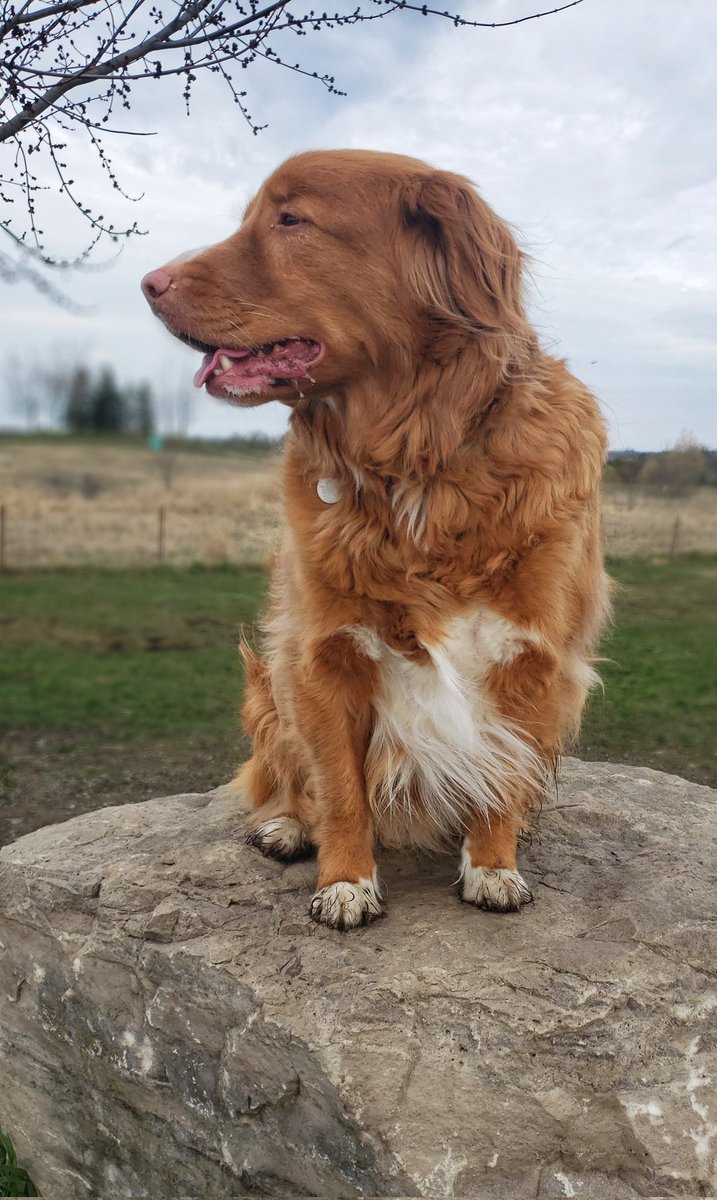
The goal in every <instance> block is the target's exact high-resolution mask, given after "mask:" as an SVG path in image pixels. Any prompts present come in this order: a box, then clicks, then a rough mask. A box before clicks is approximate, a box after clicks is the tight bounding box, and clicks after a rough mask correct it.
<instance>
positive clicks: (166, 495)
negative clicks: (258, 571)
mask: <svg viewBox="0 0 717 1200" xmlns="http://www.w3.org/2000/svg"><path fill="white" fill-rule="evenodd" d="M0 481H1V482H0V503H2V504H3V505H4V506H5V510H6V520H7V527H6V551H5V558H6V562H7V564H8V566H14V567H28V566H50V565H63V564H68V565H69V564H79V563H96V564H111V565H117V566H125V565H130V564H149V563H153V562H156V561H157V553H158V529H159V510H160V508H162V507H163V508H164V509H165V511H166V525H165V542H164V558H165V561H166V562H169V563H173V564H176V565H178V566H180V565H186V564H189V563H192V562H203V563H217V562H230V563H236V564H247V563H257V562H262V561H264V560H265V559H266V557H267V555H268V553H269V551H270V549H271V546H272V544H273V541H274V537H275V533H276V529H277V526H278V522H279V511H280V495H279V460H278V457H277V456H265V457H257V456H255V455H248V454H247V455H242V454H239V453H235V454H229V453H217V454H197V453H191V452H188V451H177V452H174V451H172V452H167V451H163V452H161V453H160V454H156V453H155V454H153V453H152V452H150V451H149V450H144V449H142V448H139V447H136V446H128V445H123V444H117V445H112V444H103V443H94V442H93V443H89V444H87V445H83V444H78V443H77V442H53V443H42V442H32V443H24V442H18V441H14V440H13V439H6V440H3V441H0ZM604 514H605V539H606V547H607V551H608V553H609V554H611V555H613V556H615V557H618V558H624V557H629V556H632V555H638V556H639V555H649V554H667V553H669V551H670V548H671V544H672V539H673V536H674V529H675V521H676V519H677V518H678V517H679V520H680V528H679V540H678V545H677V550H678V552H688V551H703V552H706V553H709V552H712V553H714V552H717V489H715V488H701V489H699V490H698V491H696V492H694V493H693V494H692V495H690V496H688V497H685V498H681V499H669V498H666V497H663V496H660V495H655V494H649V493H647V492H646V491H645V490H636V489H630V490H628V489H625V488H617V487H611V488H609V489H608V490H607V491H606V496H605V509H604Z"/></svg>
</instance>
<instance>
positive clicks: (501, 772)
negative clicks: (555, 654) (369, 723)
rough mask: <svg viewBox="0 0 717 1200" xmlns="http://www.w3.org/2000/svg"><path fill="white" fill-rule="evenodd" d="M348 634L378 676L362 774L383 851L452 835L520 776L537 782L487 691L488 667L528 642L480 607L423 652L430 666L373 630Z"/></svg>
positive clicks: (525, 749) (530, 754)
mask: <svg viewBox="0 0 717 1200" xmlns="http://www.w3.org/2000/svg"><path fill="white" fill-rule="evenodd" d="M350 632H351V633H352V634H353V636H354V638H355V639H356V642H357V643H358V645H359V646H360V648H361V650H362V651H363V652H364V653H365V654H366V655H368V657H369V658H371V659H373V661H374V662H376V663H377V664H378V667H379V688H378V694H377V696H376V698H375V701H374V707H375V725H374V731H373V735H372V738H371V743H370V747H369V752H368V756H367V762H366V773H367V784H368V792H369V800H370V803H371V807H372V809H373V811H374V814H375V817H376V820H377V824H378V826H379V830H380V833H381V837H382V840H383V841H384V842H385V843H386V844H389V845H394V844H401V843H403V842H406V841H409V840H410V841H416V840H418V841H423V842H428V843H430V842H436V841H440V840H441V839H442V838H446V837H447V836H453V835H455V834H456V833H458V832H459V831H460V829H461V828H462V827H464V826H465V824H466V822H467V820H468V819H469V818H470V816H472V815H473V814H475V813H479V812H482V813H483V814H488V813H489V812H491V811H498V810H500V809H501V808H502V807H503V805H504V803H505V802H506V800H507V791H506V789H507V786H508V784H509V783H510V782H514V781H515V780H516V778H517V777H521V778H523V779H526V780H528V781H529V782H530V783H532V782H533V781H535V782H536V783H537V780H538V776H539V774H540V766H539V761H538V758H537V755H536V754H535V753H534V751H533V750H532V749H531V748H530V746H529V745H528V744H527V742H526V741H525V740H524V739H523V738H521V737H520V736H519V734H518V733H517V732H516V731H515V730H514V729H513V728H512V727H511V725H510V723H509V722H508V721H507V720H506V719H505V718H503V717H501V715H500V714H499V713H498V712H497V710H496V709H495V707H494V705H493V704H492V702H491V700H490V697H489V695H488V693H487V690H486V686H485V685H486V679H487V676H488V673H489V671H490V669H491V667H493V666H494V665H495V664H497V663H507V662H510V661H511V659H513V658H514V657H515V656H516V655H517V654H519V653H520V652H521V650H522V649H524V647H525V646H526V645H528V644H530V645H535V644H536V643H537V641H538V638H537V636H536V635H535V634H533V633H530V632H529V631H526V630H521V629H518V628H517V627H516V626H515V625H513V624H512V623H511V622H510V621H508V620H506V618H504V617H501V616H499V615H498V614H497V613H495V612H493V611H492V610H491V609H488V608H480V609H476V610H474V611H473V612H472V613H470V614H468V615H465V616H462V617H458V618H454V620H453V621H452V622H451V623H450V625H449V626H448V628H447V629H446V632H445V633H444V636H443V637H442V638H441V640H440V642H437V643H433V644H429V643H424V646H425V649H426V651H427V653H428V656H429V661H428V662H425V661H424V662H416V661H414V660H412V659H409V658H406V657H405V656H404V655H403V654H401V653H399V652H398V651H397V650H394V649H392V648H391V647H390V646H387V645H386V643H385V642H384V641H383V640H382V639H381V638H380V637H379V635H378V634H377V633H376V631H375V630H373V629H369V628H367V627H365V626H352V627H351V630H350Z"/></svg>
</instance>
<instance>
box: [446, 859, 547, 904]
mask: <svg viewBox="0 0 717 1200" xmlns="http://www.w3.org/2000/svg"><path fill="white" fill-rule="evenodd" d="M458 895H459V896H460V898H461V900H463V901H464V903H466V904H475V905H476V907H477V908H486V909H488V910H489V911H490V912H519V911H520V909H521V907H522V906H523V905H524V904H530V901H531V900H532V899H533V894H532V892H531V891H530V889H529V887H528V885H527V883H526V882H525V880H524V879H523V876H522V875H521V874H520V872H519V871H509V870H508V869H507V868H505V867H493V868H491V867H473V866H471V864H470V862H468V863H465V862H464V864H463V869H462V871H461V877H460V879H459V881H458Z"/></svg>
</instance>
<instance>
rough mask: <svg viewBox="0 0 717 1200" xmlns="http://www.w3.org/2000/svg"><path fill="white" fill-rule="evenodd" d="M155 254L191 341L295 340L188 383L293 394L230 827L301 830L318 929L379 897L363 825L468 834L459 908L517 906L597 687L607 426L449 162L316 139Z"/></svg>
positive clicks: (248, 399)
mask: <svg viewBox="0 0 717 1200" xmlns="http://www.w3.org/2000/svg"><path fill="white" fill-rule="evenodd" d="M164 271H165V273H166V272H169V273H170V275H171V284H169V285H167V281H166V275H165V277H164V279H163V281H162V282H161V283H160V284H159V285H157V286H156V287H154V288H152V287H149V288H148V289H147V290H148V295H149V298H150V301H151V303H152V305H153V307H154V309H155V311H156V312H157V313H158V315H159V316H160V317H161V318H162V319H163V320H164V321H165V323H166V324H167V325H168V326H169V327H170V329H172V330H173V332H175V333H178V334H179V335H180V336H182V337H184V339H185V340H189V341H191V342H192V343H193V344H194V345H196V346H199V347H201V348H203V349H205V350H206V351H207V352H208V353H209V354H212V353H213V352H215V351H216V350H217V349H218V348H223V349H227V350H228V351H229V352H232V351H235V352H240V351H241V350H243V349H246V348H256V347H258V346H263V347H265V348H266V347H267V346H270V345H271V344H272V343H276V342H279V341H283V340H284V339H289V338H290V339H304V342H303V343H302V342H301V341H297V342H295V343H292V345H294V346H299V347H301V346H302V345H303V346H304V349H303V351H301V353H303V354H304V357H305V359H306V361H307V362H308V361H309V359H311V360H312V364H313V362H316V365H311V366H306V370H305V371H304V369H303V368H302V366H301V363H300V362H299V365H298V366H297V368H296V370H297V379H294V380H291V379H288V378H282V377H279V378H271V377H270V370H269V368H268V367H257V368H256V369H257V370H259V369H261V370H262V371H263V374H261V375H260V376H258V377H257V380H256V383H255V385H253V384H251V382H249V384H248V385H247V383H246V380H245V379H244V375H245V374H246V364H242V363H234V361H233V360H232V362H233V366H232V370H233V371H234V374H232V371H229V373H228V374H227V375H226V377H224V376H222V374H221V373H220V370H219V368H217V373H216V374H214V375H211V376H210V377H209V380H208V382H207V387H208V390H209V391H210V392H212V394H215V395H217V396H223V397H224V398H226V399H229V400H233V401H234V402H239V403H242V404H256V403H261V402H262V401H264V400H267V399H274V398H276V399H280V400H282V401H283V402H284V403H285V404H287V405H289V406H290V408H291V421H290V425H291V428H290V432H289V435H288V439H287V446H286V454H285V462H284V496H285V516H286V522H285V530H284V534H283V538H282V542H281V547H280V549H279V552H278V554H277V557H276V562H275V565H274V571H273V579H272V592H271V606H270V611H269V615H268V618H267V621H266V624H265V641H264V644H263V646H262V649H261V652H260V653H255V652H253V651H252V650H250V649H249V648H248V647H247V646H245V647H244V655H245V659H246V666H247V695H246V702H245V705H244V721H245V725H246V728H247V730H248V731H249V732H250V734H251V735H252V738H253V756H252V758H251V759H250V761H249V762H248V763H246V764H245V766H244V767H243V768H242V769H241V771H240V774H239V777H238V778H239V782H240V785H241V787H242V789H243V791H244V792H245V794H246V796H247V797H248V801H249V804H250V806H251V815H250V818H249V836H250V839H251V840H252V841H253V842H254V844H255V845H257V846H258V847H259V848H260V849H261V850H262V851H263V852H264V853H267V854H273V855H276V856H278V857H283V858H289V857H292V856H296V855H298V854H300V853H303V852H305V851H306V850H307V848H309V847H310V846H311V845H312V844H313V845H315V846H316V847H317V849H318V858H319V878H318V890H317V893H316V895H315V896H314V899H313V901H312V906H311V913H312V916H314V917H315V919H316V920H319V921H322V922H324V923H326V924H328V925H332V926H335V927H338V928H348V927H350V926H353V925H357V924H360V923H362V922H366V921H368V920H370V919H371V918H372V917H374V916H376V915H377V914H378V913H379V912H381V911H382V901H381V895H380V889H379V885H378V883H377V880H376V864H375V859H374V847H375V843H376V842H377V841H380V842H383V843H384V844H389V845H392V846H400V845H404V844H406V843H409V842H414V843H418V844H422V845H427V846H436V845H439V844H442V843H446V842H451V841H453V842H456V841H457V840H458V839H462V844H463V849H462V858H461V868H460V891H461V894H462V898H463V899H464V900H466V901H468V902H471V903H474V904H477V905H479V906H481V907H487V908H493V909H517V908H519V907H520V905H521V903H524V902H525V901H526V900H528V899H530V893H529V891H528V889H527V887H526V885H525V883H524V881H523V880H522V878H521V876H520V875H519V873H518V871H517V864H516V839H517V835H518V832H519V829H520V827H521V825H522V824H523V822H524V819H525V815H526V813H527V812H528V811H529V810H530V809H531V807H533V806H534V805H535V803H536V801H539V799H540V796H541V794H542V792H543V789H544V787H545V782H546V780H547V779H548V778H549V777H550V775H551V773H552V772H553V770H554V768H555V764H556V761H557V757H558V755H559V753H560V750H561V747H562V746H563V745H564V743H565V741H566V739H568V738H570V737H571V736H572V735H573V734H574V733H575V732H576V730H577V728H578V725H579V721H580V715H581V711H582V708H583V705H584V702H585V698H586V694H587V691H588V689H589V687H590V685H591V683H592V682H593V681H594V680H595V678H596V676H595V674H594V671H593V667H592V661H593V654H594V649H595V645H596V641H597V638H598V635H599V632H600V629H601V626H602V624H603V622H604V619H605V616H606V611H607V584H606V577H605V574H604V572H603V567H602V560H601V549H600V530H599V524H600V515H599V487H600V476H601V468H602V462H603V457H604V452H605V432H604V428H603V423H602V421H601V418H600V415H599V413H598V409H597V405H596V403H595V400H594V398H593V397H592V395H591V394H590V392H589V391H588V390H587V389H586V388H585V387H584V386H583V385H582V384H581V383H579V382H578V381H577V380H576V379H575V378H574V377H573V376H572V375H571V374H570V372H569V371H568V370H567V368H566V366H565V364H564V362H562V361H559V360H557V359H555V358H552V357H550V356H548V355H546V354H545V353H543V352H542V350H541V349H540V347H539V345H538V341H537V338H536V335H535V333H534V331H533V329H532V328H531V326H530V324H529V323H528V320H527V318H526V313H525V309H524V302H523V292H522V272H523V263H522V256H521V254H520V252H519V250H518V248H517V246H516V243H515V241H514V238H513V236H512V235H511V233H510V231H509V229H508V228H507V226H506V225H505V224H504V223H503V222H502V221H501V220H500V219H499V218H498V217H497V216H496V215H495V213H493V212H492V211H491V209H490V208H489V207H488V205H487V204H486V203H485V201H483V200H482V199H481V198H480V196H479V195H478V194H477V193H476V192H475V191H474V189H473V188H472V186H471V185H470V184H469V183H468V182H467V181H466V180H465V179H463V178H461V177H460V176H457V175H453V174H450V173H448V172H445V171H437V170H434V169H432V168H431V167H429V166H427V165H426V164H424V163H421V162H418V161H416V160H413V159H409V158H403V157H399V156H397V155H389V154H373V153H368V152H348V151H346V152H344V151H341V152H339V151H332V152H323V153H319V152H317V153H309V154H303V155H300V156H298V157H296V158H293V159H290V160H289V161H288V162H287V163H285V164H284V165H283V166H282V167H280V168H279V170H278V171H276V172H275V174H274V175H273V176H272V177H271V178H270V179H269V180H268V181H267V183H266V184H265V185H264V187H263V188H262V190H261V192H260V193H259V195H258V196H257V197H256V198H255V199H254V200H253V201H252V203H251V204H250V205H249V207H248V209H247V212H246V216H245V220H244V223H243V224H242V226H241V228H240V229H239V231H238V232H237V233H236V234H234V235H233V236H232V237H230V238H229V239H228V241H226V242H224V243H222V244H221V245H218V246H215V247H212V248H211V249H209V250H207V251H204V252H202V253H200V254H198V255H195V256H194V257H192V258H190V259H186V260H183V261H181V262H180V263H178V264H170V266H169V267H168V268H165V269H164ZM151 278H152V277H148V279H150V280H151ZM160 288H162V289H164V290H163V291H162V292H161V294H157V295H153V294H152V292H153V291H156V292H157V293H159V292H160ZM306 346H309V347H310V348H311V349H310V351H309V350H307V349H306ZM317 346H318V347H319V350H317V349H316V347H317ZM264 352H265V353H266V354H267V355H268V357H269V360H270V361H273V360H272V354H273V353H276V354H280V353H281V352H282V350H281V348H279V349H278V350H277V349H276V348H274V351H272V350H271V349H266V350H265V351H264ZM264 352H263V353H264ZM263 353H262V357H263ZM301 353H300V355H299V358H301ZM206 361H209V360H206ZM215 361H218V360H215ZM224 361H226V360H224ZM282 361H283V360H282ZM252 369H253V368H252ZM267 372H268V373H267ZM299 374H301V376H302V377H301V378H298V375H299ZM236 378H239V383H237V382H236ZM319 481H322V483H321V484H320V483H319ZM317 489H318V490H317ZM322 496H323V498H322Z"/></svg>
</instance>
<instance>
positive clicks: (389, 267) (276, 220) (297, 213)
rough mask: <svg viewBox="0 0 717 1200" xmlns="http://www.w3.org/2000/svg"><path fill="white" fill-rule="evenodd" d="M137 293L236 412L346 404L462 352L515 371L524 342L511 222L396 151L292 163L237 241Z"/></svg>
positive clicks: (320, 155)
mask: <svg viewBox="0 0 717 1200" xmlns="http://www.w3.org/2000/svg"><path fill="white" fill-rule="evenodd" d="M142 288H143V291H144V293H145V296H146V297H147V300H148V301H149V304H150V305H151V307H152V309H153V311H154V312H155V313H156V315H157V316H158V317H159V318H160V319H161V320H162V321H163V322H164V324H165V325H166V326H167V328H168V329H169V330H170V331H171V332H172V333H174V334H175V335H176V336H177V337H179V338H180V339H181V340H182V341H184V342H186V343H187V344H189V345H190V346H193V347H194V348H195V349H197V350H199V351H202V352H203V354H204V359H203V362H202V365H201V366H200V368H199V370H198V371H197V373H196V375H195V384H196V385H197V386H198V387H201V386H202V385H206V387H207V390H208V391H209V392H211V394H212V395H214V396H218V397H222V398H224V399H227V400H230V401H233V402H235V403H240V404H249V405H251V404H259V403H262V402H263V401H265V400H270V399H279V400H284V401H285V402H286V403H289V404H291V403H294V402H296V400H297V397H299V396H300V395H301V394H305V395H311V394H314V393H319V394H327V393H330V392H339V393H340V392H342V391H344V390H346V389H347V388H350V387H351V385H352V384H353V383H355V382H356V381H360V380H361V379H365V377H366V376H367V374H376V375H377V377H380V378H381V379H384V380H385V379H386V378H387V373H388V374H390V372H391V371H392V370H393V369H395V368H396V367H397V366H399V365H400V367H401V369H402V370H403V372H404V373H405V371H406V370H407V369H415V368H416V366H417V365H418V362H419V361H420V359H421V358H432V359H434V360H441V359H445V358H447V357H450V356H451V355H455V354H458V353H459V352H460V351H461V349H463V348H464V347H465V345H466V342H467V341H471V342H472V343H473V344H475V345H479V346H480V349H481V352H482V353H483V354H485V356H486V357H487V358H489V359H491V360H492V361H495V362H497V363H499V364H500V365H502V366H508V365H509V364H510V363H511V362H516V361H520V359H521V357H522V355H523V353H524V351H525V346H526V345H527V343H528V342H529V340H530V333H529V326H528V325H527V322H526V318H525V313H524V310H523V303H522V296H521V255H520V252H519V250H518V248H517V246H516V244H515V241H514V239H513V237H512V235H511V233H510V231H509V230H508V228H507V226H506V225H505V224H504V222H502V221H501V220H500V219H499V218H498V217H497V216H496V215H495V213H493V212H492V210H491V209H490V208H489V206H488V205H487V204H486V203H485V201H483V200H482V199H481V198H480V197H479V196H478V195H477V193H476V192H475V191H474V189H473V188H472V187H471V185H470V184H469V183H468V181H467V180H465V179H463V178H461V177H460V176H458V175H453V174H451V173H449V172H446V171H436V170H433V169H432V168H430V167H428V166H427V165H426V164H425V163H422V162H419V161H418V160H416V159H410V158H403V157H401V156H399V155H393V154H378V153H370V152H365V151H323V152H310V153H306V154H301V155H298V156H296V157H295V158H291V159H289V160H288V162H286V163H284V164H283V166H281V167H279V169H278V170H277V171H275V172H274V174H273V175H272V176H271V177H270V178H269V179H268V180H267V182H266V183H265V184H264V186H263V187H262V189H261V191H260V192H259V193H258V195H257V196H256V197H255V198H254V199H253V200H252V201H251V203H250V204H249V205H248V207H247V210H246V213H245V216H244V221H243V223H242V225H241V227H240V229H239V230H238V231H237V232H236V233H235V234H233V235H232V236H231V237H230V238H228V239H227V240H226V241H225V242H221V243H220V244H218V245H216V246H213V247H211V248H210V249H208V250H204V251H201V252H200V253H197V254H194V255H192V256H185V257H184V258H182V259H179V260H177V261H175V262H173V263H169V264H168V265H167V266H166V267H162V268H160V269H159V270H156V271H152V272H151V273H150V274H149V275H147V276H146V277H145V278H144V280H143V281H142ZM379 373H380V376H379Z"/></svg>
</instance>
